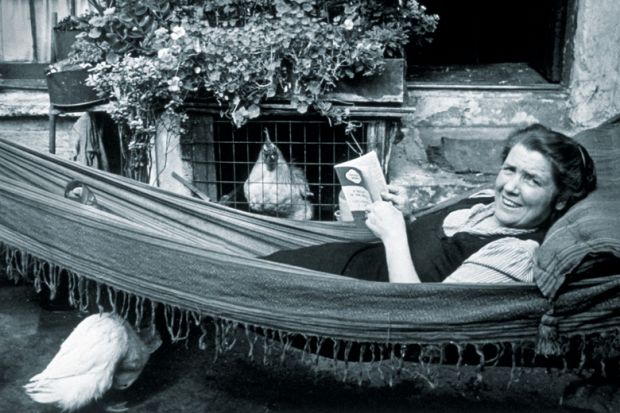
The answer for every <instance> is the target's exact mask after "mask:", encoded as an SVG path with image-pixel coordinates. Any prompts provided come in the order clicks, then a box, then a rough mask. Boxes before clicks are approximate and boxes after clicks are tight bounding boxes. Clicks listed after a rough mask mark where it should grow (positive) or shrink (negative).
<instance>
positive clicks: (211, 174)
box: [194, 119, 366, 221]
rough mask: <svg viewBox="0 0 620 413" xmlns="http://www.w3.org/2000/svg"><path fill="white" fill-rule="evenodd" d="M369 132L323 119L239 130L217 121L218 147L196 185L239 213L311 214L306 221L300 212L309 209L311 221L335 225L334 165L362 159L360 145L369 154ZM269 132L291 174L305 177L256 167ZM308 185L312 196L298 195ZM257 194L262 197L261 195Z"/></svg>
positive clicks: (276, 122) (212, 146)
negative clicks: (348, 129)
mask: <svg viewBox="0 0 620 413" xmlns="http://www.w3.org/2000/svg"><path fill="white" fill-rule="evenodd" d="M365 129H366V128H365V126H364V125H362V126H361V127H360V128H358V129H357V130H356V131H355V132H354V134H353V135H352V136H350V135H347V134H345V130H344V127H339V126H332V125H330V124H329V123H328V122H327V121H323V120H308V119H303V120H290V119H287V120H281V119H261V120H259V121H251V122H249V123H247V124H246V125H245V126H244V127H242V128H239V129H237V128H236V127H234V126H233V125H231V123H230V121H228V120H224V119H222V120H215V121H214V125H213V131H214V133H213V135H214V137H213V142H212V143H209V144H208V145H206V146H205V150H206V151H211V153H210V154H209V156H206V157H203V159H205V160H204V161H199V163H203V164H207V165H206V167H203V168H200V169H201V170H206V171H208V172H207V173H206V175H207V176H198V177H196V176H195V177H194V182H195V183H196V184H203V185H204V186H206V187H209V188H210V193H212V194H213V193H216V194H217V199H218V201H219V202H221V203H223V204H227V205H229V206H232V207H234V208H237V209H241V210H246V211H253V212H258V213H263V214H267V215H273V216H281V217H288V218H294V219H310V216H309V215H308V214H306V215H305V217H301V216H300V214H299V212H300V209H302V208H306V209H307V208H310V210H311V211H312V214H311V215H312V217H311V219H314V220H321V221H325V220H333V219H334V213H335V211H336V210H337V208H338V194H339V192H340V184H339V183H338V180H337V178H336V175H335V173H334V169H333V166H334V164H336V163H339V162H343V161H346V160H349V159H352V158H354V157H356V156H359V155H360V154H361V153H357V152H356V150H355V148H358V145H359V148H358V150H360V151H361V152H362V153H363V152H365V151H366V140H365V138H364V137H365V136H366V135H365ZM265 131H267V133H268V135H269V138H270V140H271V141H272V142H273V143H274V144H275V145H276V146H277V148H278V149H279V151H280V153H281V156H282V157H283V158H284V159H283V161H284V162H285V164H286V165H288V167H289V170H290V168H294V169H297V171H298V172H299V171H301V172H302V173H303V174H302V177H301V178H300V175H301V174H299V173H296V174H293V175H290V174H288V172H286V171H287V169H286V167H285V168H284V169H283V168H281V167H280V168H278V169H277V170H276V171H267V170H266V168H265V167H262V166H261V165H258V166H257V164H260V163H261V162H263V163H264V162H265V158H264V157H263V156H262V153H261V150H262V148H263V144H264V142H265V136H266V132H265ZM194 162H195V163H196V162H197V161H194ZM253 170H254V172H252V171H253ZM291 177H292V178H291ZM304 180H305V182H307V185H308V189H309V192H310V193H311V195H309V196H308V197H307V199H303V198H302V197H301V196H300V195H299V189H300V188H301V187H302V186H304V185H305V182H304ZM246 182H248V184H252V185H253V187H252V189H249V191H252V190H253V191H254V192H251V193H250V194H251V198H252V200H253V202H248V199H247V196H248V186H249V185H248V186H246V188H245V190H244V184H245V183H246ZM256 191H263V193H262V194H259V195H258V196H257V195H256ZM257 200H258V202H257ZM302 215H303V214H302Z"/></svg>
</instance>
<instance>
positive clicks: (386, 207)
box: [366, 201, 420, 283]
mask: <svg viewBox="0 0 620 413" xmlns="http://www.w3.org/2000/svg"><path fill="white" fill-rule="evenodd" d="M366 226H367V227H368V229H370V230H371V231H372V232H373V234H375V235H376V236H377V237H378V238H379V239H380V240H381V241H382V242H383V246H384V247H385V256H386V260H387V267H388V273H389V277H390V282H394V283H419V282H420V277H419V276H418V273H417V272H416V270H415V267H414V266H413V260H412V259H411V252H410V251H409V242H408V240H407V228H406V226H405V219H404V217H403V214H402V213H401V212H400V211H399V210H398V209H397V208H396V207H394V205H392V203H390V202H386V201H377V202H375V203H373V204H372V205H370V206H369V208H368V210H367V219H366Z"/></svg>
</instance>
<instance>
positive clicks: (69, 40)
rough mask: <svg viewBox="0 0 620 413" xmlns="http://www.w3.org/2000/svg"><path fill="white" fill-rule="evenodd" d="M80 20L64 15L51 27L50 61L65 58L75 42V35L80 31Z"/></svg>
mask: <svg viewBox="0 0 620 413" xmlns="http://www.w3.org/2000/svg"><path fill="white" fill-rule="evenodd" d="M79 26H80V22H79V21H78V19H76V18H75V17H74V16H71V15H69V16H66V17H65V18H63V19H62V20H60V21H59V22H58V23H57V24H56V25H55V26H54V29H53V37H52V61H54V62H55V61H59V60H63V59H66V58H67V57H68V56H69V52H70V51H71V46H73V43H74V42H75V37H76V36H77V35H78V34H79V33H80V29H79Z"/></svg>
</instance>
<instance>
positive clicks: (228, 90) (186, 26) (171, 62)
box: [72, 0, 437, 148]
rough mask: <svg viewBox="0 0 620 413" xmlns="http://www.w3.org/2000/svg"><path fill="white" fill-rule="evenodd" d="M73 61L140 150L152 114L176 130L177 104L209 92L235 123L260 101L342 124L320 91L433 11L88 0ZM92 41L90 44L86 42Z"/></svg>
mask: <svg viewBox="0 0 620 413" xmlns="http://www.w3.org/2000/svg"><path fill="white" fill-rule="evenodd" d="M91 2H92V3H93V5H94V6H95V9H96V10H97V14H96V15H94V16H88V17H87V18H84V19H82V23H83V27H82V30H83V31H84V34H83V35H82V36H81V38H80V41H79V42H78V45H76V47H75V51H74V54H73V55H72V59H73V61H74V62H80V61H81V62H82V63H91V64H93V63H96V64H95V67H94V68H93V69H92V75H91V77H90V79H89V81H90V84H91V85H92V86H94V87H95V88H96V89H97V90H98V91H99V92H100V93H102V94H104V95H108V96H112V97H113V100H112V116H113V117H114V118H115V119H116V120H117V121H119V122H123V123H124V124H125V125H126V126H127V128H128V130H129V131H130V132H131V136H132V138H131V142H130V143H131V145H133V147H136V145H137V146H139V147H144V148H146V147H148V145H149V144H150V139H149V136H151V135H152V134H153V133H155V130H156V128H157V126H158V122H159V119H162V114H164V113H166V114H167V116H165V117H164V119H168V120H170V122H169V125H168V126H171V125H172V126H174V125H181V123H180V122H179V121H182V120H183V118H184V115H183V113H182V110H183V105H184V103H186V102H187V101H188V99H192V98H196V97H197V96H201V97H208V98H211V99H214V101H216V102H217V103H218V104H219V105H220V107H221V111H222V114H223V115H224V116H227V117H229V118H230V119H231V120H232V121H233V122H234V123H235V124H236V125H237V126H241V125H243V124H244V123H245V122H247V121H248V120H249V119H252V118H256V117H258V116H259V115H260V113H261V103H263V102H265V100H267V99H272V100H273V99H283V100H287V101H290V102H291V104H292V105H294V107H295V108H296V109H297V111H298V112H300V113H306V112H308V111H309V110H316V111H318V112H319V113H321V114H324V115H326V116H327V117H328V118H329V119H331V120H332V121H334V122H346V121H347V112H346V110H343V109H339V108H338V107H336V106H335V105H332V103H331V102H330V101H328V100H327V99H326V98H325V96H326V94H327V93H328V92H329V91H331V90H333V88H334V87H335V86H336V84H337V82H338V81H339V80H341V79H344V78H353V77H355V76H368V75H373V74H376V73H380V72H381V71H382V70H383V66H384V57H398V56H402V46H403V45H404V44H406V43H407V42H408V41H409V40H410V39H413V41H415V42H421V41H424V40H425V39H427V38H428V36H429V35H430V34H431V33H432V32H433V31H434V29H435V27H436V23H437V16H429V15H427V14H426V12H425V9H424V7H423V6H420V5H419V4H418V3H417V1H415V0H400V1H397V0H393V1H387V2H379V1H371V0H350V1H333V0H331V1H327V0H251V1H248V0H211V1H209V0H204V1H198V0H176V1H171V0H143V1H135V0H91ZM89 48H90V49H89Z"/></svg>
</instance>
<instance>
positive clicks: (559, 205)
mask: <svg viewBox="0 0 620 413" xmlns="http://www.w3.org/2000/svg"><path fill="white" fill-rule="evenodd" d="M566 198H567V197H566V196H559V197H558V199H556V201H555V206H554V208H555V210H556V211H564V209H565V208H566V205H567V204H568V199H566Z"/></svg>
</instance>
